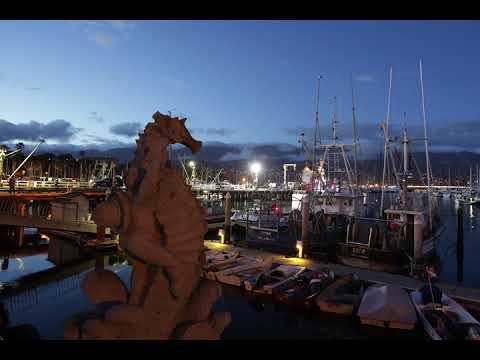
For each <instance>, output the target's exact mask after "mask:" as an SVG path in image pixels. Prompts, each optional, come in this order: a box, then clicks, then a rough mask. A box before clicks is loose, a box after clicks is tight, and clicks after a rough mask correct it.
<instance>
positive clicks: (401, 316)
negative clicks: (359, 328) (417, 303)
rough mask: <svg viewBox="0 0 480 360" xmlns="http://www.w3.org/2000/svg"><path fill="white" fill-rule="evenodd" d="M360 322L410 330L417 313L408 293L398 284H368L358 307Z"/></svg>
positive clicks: (415, 320) (413, 325)
mask: <svg viewBox="0 0 480 360" xmlns="http://www.w3.org/2000/svg"><path fill="white" fill-rule="evenodd" d="M358 317H359V318H360V321H361V323H362V324H365V325H374V326H380V327H389V328H392V329H405V330H412V329H413V328H414V327H415V323H416V322H417V314H416V312H415V307H414V306H413V304H412V302H411V300H410V297H409V296H408V293H407V292H406V291H405V290H403V289H402V288H401V287H399V286H393V285H382V286H377V285H375V286H370V287H369V288H367V290H366V291H365V294H364V295H363V298H362V302H361V303H360V307H359V308H358Z"/></svg>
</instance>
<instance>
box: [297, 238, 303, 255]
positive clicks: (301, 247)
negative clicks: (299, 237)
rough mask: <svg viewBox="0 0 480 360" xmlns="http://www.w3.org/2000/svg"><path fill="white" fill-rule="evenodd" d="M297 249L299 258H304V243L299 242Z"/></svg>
mask: <svg viewBox="0 0 480 360" xmlns="http://www.w3.org/2000/svg"><path fill="white" fill-rule="evenodd" d="M296 248H297V250H298V257H299V258H300V259H301V258H303V241H297V246H296Z"/></svg>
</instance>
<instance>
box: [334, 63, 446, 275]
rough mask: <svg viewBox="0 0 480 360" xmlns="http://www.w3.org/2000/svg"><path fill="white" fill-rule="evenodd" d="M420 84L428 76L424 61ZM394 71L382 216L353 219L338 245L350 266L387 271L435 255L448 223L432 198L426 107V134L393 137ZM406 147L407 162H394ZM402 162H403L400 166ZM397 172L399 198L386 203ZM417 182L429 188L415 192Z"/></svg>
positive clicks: (412, 267)
mask: <svg viewBox="0 0 480 360" xmlns="http://www.w3.org/2000/svg"><path fill="white" fill-rule="evenodd" d="M420 82H421V85H422V104H423V100H424V97H423V75H422V66H421V63H420ZM391 83H392V69H390V87H389V96H388V108H387V120H386V123H384V124H382V125H381V128H382V129H383V135H384V167H383V179H382V194H381V201H380V209H379V210H380V211H379V214H380V217H379V218H377V219H365V218H352V221H351V222H350V223H349V224H348V229H347V233H346V237H345V241H344V242H341V243H339V244H338V247H337V259H338V260H339V262H340V263H342V264H345V265H353V266H359V267H362V268H374V269H376V270H381V271H388V272H395V273H397V272H405V271H410V273H411V274H414V273H416V272H418V271H420V270H421V269H422V267H423V264H424V263H425V260H426V259H427V257H429V256H430V255H431V254H433V253H434V249H435V242H436V239H437V238H438V237H439V236H440V235H441V233H442V232H443V230H444V229H445V226H444V224H443V222H442V219H441V216H440V208H439V206H438V201H437V200H438V199H437V198H436V197H435V196H432V188H431V182H432V171H431V166H430V157H429V150H428V137H427V126H426V117H425V110H424V108H423V125H424V138H423V139H411V138H410V137H409V136H408V133H407V128H406V127H405V128H404V129H403V136H402V137H398V138H392V137H391V136H390V133H389V118H390V94H391ZM417 141H421V142H424V145H425V160H426V161H425V163H426V170H425V172H424V173H426V175H427V176H426V177H427V181H426V184H425V183H424V181H423V176H424V173H423V172H422V171H421V170H420V169H419V167H418V163H417V161H416V160H415V158H414V156H413V151H412V150H411V146H412V144H413V143H414V142H417ZM395 143H398V145H399V146H401V151H402V152H401V153H402V162H401V164H396V163H395V156H394V151H393V147H394V144H395ZM399 165H400V166H399ZM387 173H390V174H392V177H393V180H394V181H395V183H396V185H397V187H398V189H399V196H398V197H395V198H394V199H392V201H391V203H390V204H387V203H386V199H385V194H384V193H385V191H384V190H383V189H384V188H385V186H386V181H387V180H388V179H387V178H386V174H387ZM414 181H417V182H420V183H422V185H425V186H426V187H427V192H416V191H414V190H413V189H412V187H411V185H414V184H413V182H414Z"/></svg>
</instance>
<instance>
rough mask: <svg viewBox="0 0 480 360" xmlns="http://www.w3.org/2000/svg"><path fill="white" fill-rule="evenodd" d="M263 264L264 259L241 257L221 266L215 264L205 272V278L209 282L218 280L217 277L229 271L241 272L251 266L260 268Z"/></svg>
mask: <svg viewBox="0 0 480 360" xmlns="http://www.w3.org/2000/svg"><path fill="white" fill-rule="evenodd" d="M261 262H262V259H259V258H256V257H253V256H243V255H239V256H237V257H236V258H234V259H233V261H229V262H223V263H220V264H214V265H212V266H210V267H209V268H208V271H205V278H207V279H209V280H217V275H218V274H219V273H222V272H224V271H227V270H239V269H244V268H248V267H250V266H253V267H254V266H258V264H259V263H261Z"/></svg>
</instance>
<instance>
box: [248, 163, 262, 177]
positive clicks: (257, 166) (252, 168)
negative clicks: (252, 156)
mask: <svg viewBox="0 0 480 360" xmlns="http://www.w3.org/2000/svg"><path fill="white" fill-rule="evenodd" d="M250 171H251V172H252V173H254V174H255V175H258V173H259V172H260V171H262V165H261V164H260V163H258V162H255V163H253V164H252V165H250Z"/></svg>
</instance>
